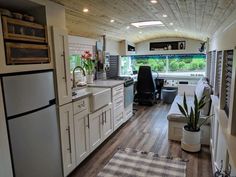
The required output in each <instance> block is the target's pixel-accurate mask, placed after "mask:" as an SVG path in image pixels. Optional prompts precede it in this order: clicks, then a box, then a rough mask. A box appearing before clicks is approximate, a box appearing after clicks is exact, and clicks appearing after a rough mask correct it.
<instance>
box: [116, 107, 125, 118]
mask: <svg viewBox="0 0 236 177" xmlns="http://www.w3.org/2000/svg"><path fill="white" fill-rule="evenodd" d="M123 112H124V104H121V105H120V106H118V107H117V108H114V118H115V117H117V116H118V115H119V114H120V113H123Z"/></svg>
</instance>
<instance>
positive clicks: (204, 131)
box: [167, 78, 212, 145]
mask: <svg viewBox="0 0 236 177" xmlns="http://www.w3.org/2000/svg"><path fill="white" fill-rule="evenodd" d="M194 88H195V90H194ZM178 89H179V93H178V95H177V96H176V97H175V99H174V101H173V103H172V105H171V108H170V111H169V112H168V114H167V119H168V138H169V140H175V141H180V140H181V138H182V128H183V126H184V125H186V119H185V118H184V117H183V115H182V114H181V113H180V111H179V108H178V105H177V103H179V104H181V105H182V104H183V93H186V98H187V105H188V107H190V106H193V100H194V92H195V93H196V95H197V97H198V99H200V98H201V97H202V95H206V98H207V99H209V100H210V95H211V92H212V89H211V86H210V85H209V84H208V81H207V79H205V78H203V79H200V80H199V81H198V83H197V85H196V86H195V87H193V86H189V85H181V86H180V87H179V88H178ZM210 106H211V101H209V102H208V103H207V104H206V105H205V106H204V108H203V109H202V111H201V115H202V116H207V115H209V112H210ZM200 121H202V118H201V119H200ZM209 122H210V121H209ZM209 122H208V123H207V124H205V125H203V126H202V127H201V143H202V144H205V145H209V143H210V123H209Z"/></svg>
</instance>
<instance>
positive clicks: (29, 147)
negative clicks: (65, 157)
mask: <svg viewBox="0 0 236 177" xmlns="http://www.w3.org/2000/svg"><path fill="white" fill-rule="evenodd" d="M2 86H3V93H4V100H5V101H4V102H5V109H6V118H7V126H8V133H9V140H10V150H11V155H12V164H13V172H14V176H15V177H62V176H63V175H62V162H61V149H60V139H59V122H58V119H57V113H56V105H55V91H54V81H53V72H52V71H47V72H40V73H28V74H18V75H9V76H4V77H2Z"/></svg>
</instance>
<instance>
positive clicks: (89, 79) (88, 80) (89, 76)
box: [86, 74, 94, 84]
mask: <svg viewBox="0 0 236 177" xmlns="http://www.w3.org/2000/svg"><path fill="white" fill-rule="evenodd" d="M93 78H94V75H93V74H88V75H86V81H87V84H92V83H93Z"/></svg>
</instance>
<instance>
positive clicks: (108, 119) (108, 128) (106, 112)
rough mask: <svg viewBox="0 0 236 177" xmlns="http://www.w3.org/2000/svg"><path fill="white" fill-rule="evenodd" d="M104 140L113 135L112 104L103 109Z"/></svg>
mask: <svg viewBox="0 0 236 177" xmlns="http://www.w3.org/2000/svg"><path fill="white" fill-rule="evenodd" d="M102 124H103V139H104V140H105V139H107V138H108V137H109V136H110V135H111V134H112V133H113V111H112V104H109V105H108V106H106V107H105V108H103V120H102Z"/></svg>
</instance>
